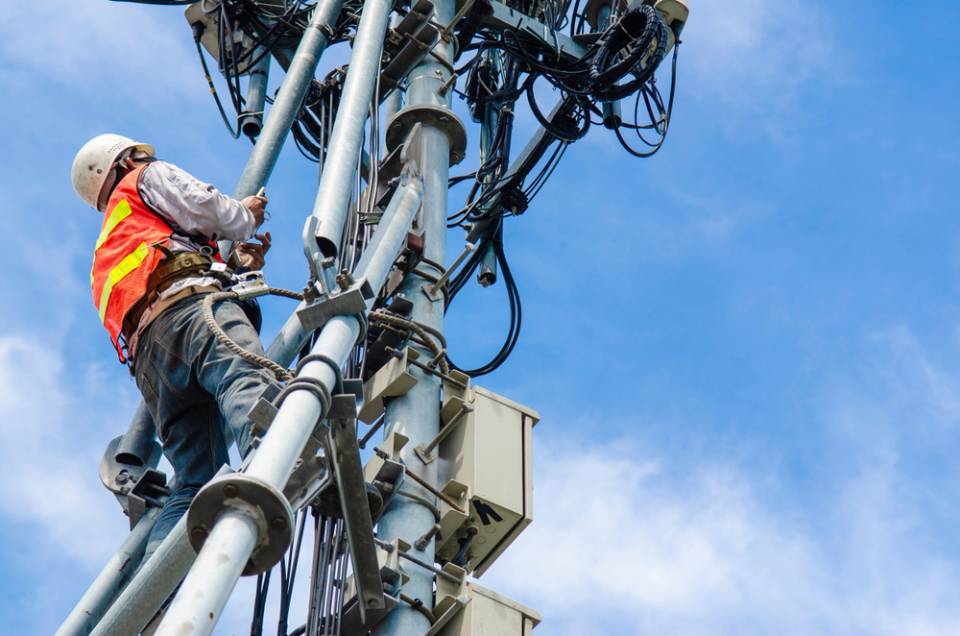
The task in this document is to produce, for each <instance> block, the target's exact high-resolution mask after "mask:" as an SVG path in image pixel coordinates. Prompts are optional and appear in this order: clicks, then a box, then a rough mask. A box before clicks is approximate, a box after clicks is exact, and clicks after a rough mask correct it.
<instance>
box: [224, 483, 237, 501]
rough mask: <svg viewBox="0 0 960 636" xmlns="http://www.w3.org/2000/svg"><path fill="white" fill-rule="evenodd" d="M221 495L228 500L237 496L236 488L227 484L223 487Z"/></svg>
mask: <svg viewBox="0 0 960 636" xmlns="http://www.w3.org/2000/svg"><path fill="white" fill-rule="evenodd" d="M223 494H224V495H226V497H227V498H228V499H230V498H233V497H236V496H237V486H236V485H235V484H227V485H226V486H224V487H223Z"/></svg>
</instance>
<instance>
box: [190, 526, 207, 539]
mask: <svg viewBox="0 0 960 636" xmlns="http://www.w3.org/2000/svg"><path fill="white" fill-rule="evenodd" d="M190 536H191V537H193V539H194V540H196V541H202V540H203V539H206V538H207V529H206V528H204V527H203V526H197V527H196V528H193V529H192V530H190Z"/></svg>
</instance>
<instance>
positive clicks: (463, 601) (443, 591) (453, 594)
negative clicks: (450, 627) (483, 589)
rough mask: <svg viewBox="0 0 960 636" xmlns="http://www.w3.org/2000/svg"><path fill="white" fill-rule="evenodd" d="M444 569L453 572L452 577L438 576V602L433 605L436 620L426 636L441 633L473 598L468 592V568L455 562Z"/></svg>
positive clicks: (449, 572) (446, 565)
mask: <svg viewBox="0 0 960 636" xmlns="http://www.w3.org/2000/svg"><path fill="white" fill-rule="evenodd" d="M443 570H444V571H445V572H447V573H448V574H451V575H452V577H445V576H440V577H437V592H436V598H437V602H436V604H435V605H434V606H433V615H434V617H435V619H436V620H435V622H434V623H433V625H431V626H430V629H429V631H427V633H426V634H425V635H424V636H435V635H436V634H439V633H440V632H441V630H443V627H444V625H446V624H447V623H449V622H450V621H451V620H452V619H453V617H454V616H456V615H457V614H458V613H459V612H460V610H462V609H463V608H464V607H466V606H467V605H468V604H469V603H470V601H471V600H472V598H471V597H470V594H469V593H468V592H467V572H466V570H464V569H463V568H461V567H458V566H456V565H454V564H453V563H447V564H445V565H444V566H443ZM454 577H456V578H458V579H459V583H454V582H453V581H454V580H455V579H454Z"/></svg>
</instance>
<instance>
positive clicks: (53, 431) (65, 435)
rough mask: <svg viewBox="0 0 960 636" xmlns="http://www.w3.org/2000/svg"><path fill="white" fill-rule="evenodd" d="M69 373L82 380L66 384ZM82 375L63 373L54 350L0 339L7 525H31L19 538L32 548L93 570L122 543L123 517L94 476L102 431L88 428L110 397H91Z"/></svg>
mask: <svg viewBox="0 0 960 636" xmlns="http://www.w3.org/2000/svg"><path fill="white" fill-rule="evenodd" d="M71 377H72V378H74V380H73V381H76V380H80V382H79V384H78V385H74V386H72V387H71V388H70V389H67V388H66V387H67V383H68V382H70V381H71V380H70V378H71ZM82 378H83V375H82V373H81V374H76V375H74V374H69V373H67V371H66V369H65V368H64V365H63V359H62V358H61V356H60V355H59V354H58V353H56V352H54V351H53V350H52V349H49V348H47V347H44V346H41V345H40V344H38V343H37V342H35V341H32V340H27V339H22V338H18V337H13V336H4V337H2V338H0V412H2V413H3V417H2V418H0V435H2V436H3V440H4V441H3V444H2V445H0V465H2V466H3V470H2V471H0V513H2V518H3V519H4V521H5V522H6V523H12V522H16V523H18V524H22V526H24V527H28V528H31V530H32V531H31V532H30V533H28V534H24V535H21V536H19V537H18V540H19V541H21V542H23V544H24V546H26V547H29V548H30V549H31V551H36V552H37V553H39V554H47V555H49V556H59V557H60V558H66V559H68V560H70V561H73V562H75V563H79V564H81V565H82V566H84V567H85V568H87V569H88V570H91V571H93V570H94V569H99V567H100V566H102V564H103V562H104V561H105V559H106V557H107V556H108V555H109V554H111V553H112V552H113V550H114V549H115V547H116V545H117V544H118V543H119V540H120V538H121V537H122V536H123V534H124V521H123V520H122V519H123V518H122V517H121V516H120V515H121V512H120V511H119V506H118V505H117V504H116V503H115V502H114V501H113V499H112V497H111V496H110V495H109V494H107V493H106V492H105V491H104V490H103V487H102V486H101V485H100V482H99V479H98V477H97V462H98V461H99V458H100V455H101V454H102V451H103V448H104V447H105V445H106V441H107V440H106V439H105V438H102V437H101V436H100V433H101V432H102V431H103V430H104V428H99V429H98V428H93V426H94V425H95V423H96V414H98V413H99V414H104V413H105V411H106V409H105V408H104V407H106V406H107V402H106V401H103V402H102V403H100V404H97V403H94V402H93V399H105V397H106V396H104V395H97V393H99V391H97V390H96V389H95V388H94V387H90V386H85V384H84V382H83V381H82ZM84 397H89V398H91V403H89V404H84V403H82V401H81V400H82V398H84ZM114 399H115V400H116V401H115V402H114V403H115V404H118V405H123V403H124V402H125V400H124V399H123V398H122V396H115V398H114ZM131 412H132V411H131ZM108 520H109V521H108Z"/></svg>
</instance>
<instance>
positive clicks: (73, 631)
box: [56, 508, 160, 636]
mask: <svg viewBox="0 0 960 636" xmlns="http://www.w3.org/2000/svg"><path fill="white" fill-rule="evenodd" d="M159 514H160V509H159V508H151V509H150V510H147V512H146V513H144V515H143V516H142V517H140V521H138V522H137V525H136V526H135V527H134V528H133V530H131V531H130V534H128V535H127V538H126V539H124V541H123V543H122V544H120V547H119V548H118V549H117V552H116V554H114V555H113V556H112V557H111V558H110V560H109V561H107V564H106V565H105V566H104V567H103V570H102V571H101V572H100V574H99V576H97V578H96V579H95V580H94V581H93V583H92V584H91V585H90V587H89V588H88V589H87V591H86V593H85V594H84V595H83V598H81V599H80V601H79V602H77V605H76V607H74V608H73V611H72V612H70V615H69V616H67V620H65V621H63V625H61V626H60V629H58V630H57V634H56V636H86V635H87V634H89V633H90V630H92V629H93V628H94V626H95V625H96V624H97V623H98V622H99V621H100V618H101V617H102V616H103V615H104V613H105V612H106V611H107V610H108V609H109V608H110V604H111V603H112V602H113V599H114V598H115V597H116V596H117V594H119V593H120V591H121V590H122V589H123V587H124V586H125V585H126V584H127V582H128V581H129V580H130V578H131V577H132V576H133V573H134V571H135V570H136V569H137V564H138V563H139V562H140V559H141V558H142V557H143V551H144V549H145V548H146V547H147V538H148V537H149V536H150V530H151V529H152V528H153V524H154V523H155V522H156V520H157V515H159Z"/></svg>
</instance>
